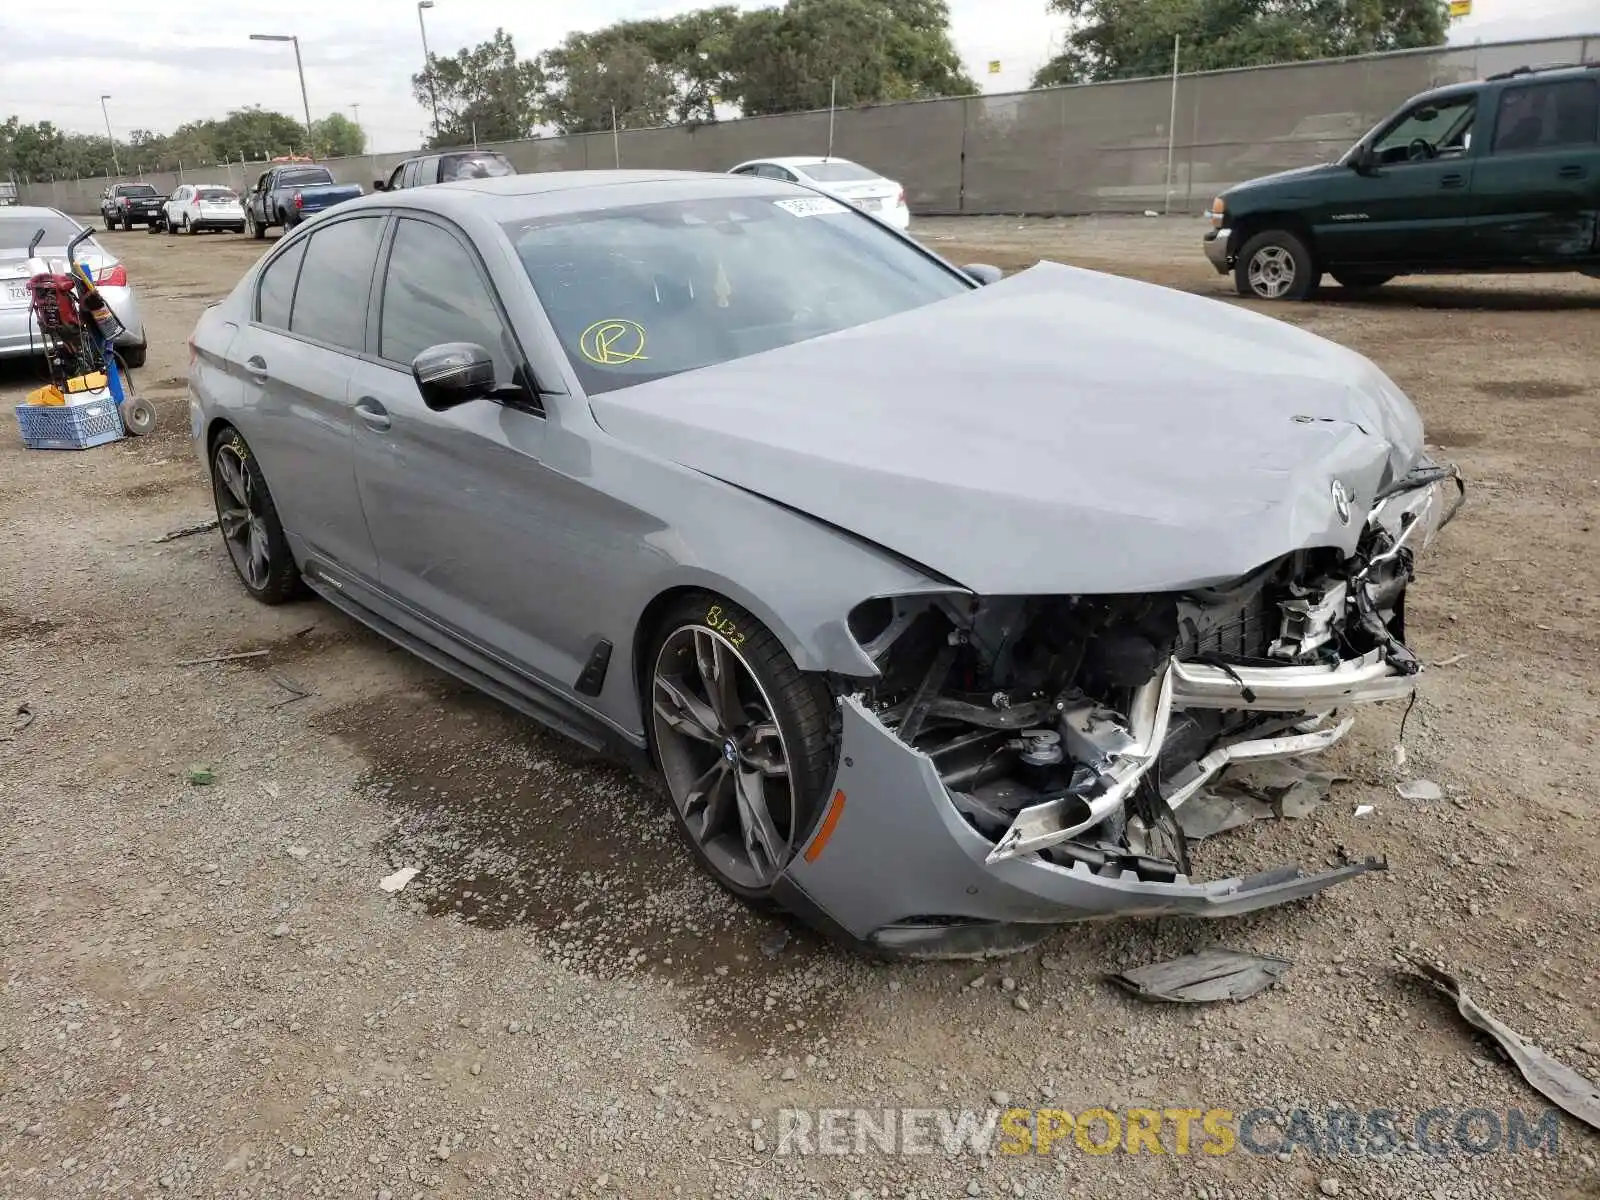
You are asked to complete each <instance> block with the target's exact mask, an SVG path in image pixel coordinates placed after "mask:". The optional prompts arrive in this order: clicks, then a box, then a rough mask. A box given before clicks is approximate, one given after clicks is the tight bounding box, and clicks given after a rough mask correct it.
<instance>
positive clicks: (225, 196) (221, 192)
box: [196, 187, 239, 200]
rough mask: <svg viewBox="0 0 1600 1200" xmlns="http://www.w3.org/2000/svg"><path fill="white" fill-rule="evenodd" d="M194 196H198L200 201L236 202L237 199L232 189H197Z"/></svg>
mask: <svg viewBox="0 0 1600 1200" xmlns="http://www.w3.org/2000/svg"><path fill="white" fill-rule="evenodd" d="M196 194H197V195H199V197H200V199H202V200H237V199H238V198H239V196H238V193H237V192H235V191H234V190H233V189H232V188H220V187H213V188H206V187H203V188H199V189H197V193H196Z"/></svg>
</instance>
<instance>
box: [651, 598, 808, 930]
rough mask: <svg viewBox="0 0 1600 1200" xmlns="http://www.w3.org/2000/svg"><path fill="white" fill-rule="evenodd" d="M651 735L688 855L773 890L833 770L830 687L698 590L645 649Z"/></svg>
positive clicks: (763, 631)
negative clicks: (649, 650) (685, 842)
mask: <svg viewBox="0 0 1600 1200" xmlns="http://www.w3.org/2000/svg"><path fill="white" fill-rule="evenodd" d="M646 661H648V662H649V663H650V676H649V680H648V684H649V697H648V700H649V708H650V722H649V727H650V745H651V749H652V751H653V752H654V754H655V758H656V762H657V764H658V766H659V767H660V770H661V774H662V778H663V779H664V781H665V782H666V785H667V792H668V795H669V796H670V798H671V802H672V811H673V816H674V818H675V820H676V822H677V825H678V829H679V832H680V833H682V835H683V836H684V838H685V840H686V841H688V843H689V846H690V849H691V850H692V851H693V852H694V856H695V858H696V860H697V861H698V862H699V864H700V866H701V868H702V869H704V870H705V871H706V872H707V873H708V874H709V875H710V876H711V877H712V878H713V879H715V880H716V881H717V882H718V883H720V884H722V886H723V887H725V888H727V889H728V890H729V891H730V892H733V893H734V894H735V895H737V896H740V897H742V898H744V899H746V900H750V901H756V902H761V901H766V900H768V899H770V898H771V895H772V888H773V885H774V884H775V883H776V882H777V880H778V877H779V876H780V875H781V874H782V873H783V870H784V868H785V867H787V866H788V865H789V861H790V860H791V859H792V858H793V857H794V855H795V854H796V853H797V852H798V851H799V849H800V846H801V843H802V842H803V840H804V839H805V837H806V836H807V835H808V834H809V832H810V830H811V828H812V825H813V823H814V821H815V818H816V816H817V813H818V811H819V810H820V807H821V804H822V800H823V794H824V792H825V791H826V789H827V787H828V785H829V783H830V782H831V781H832V778H833V771H834V752H835V736H834V724H833V715H834V697H833V695H832V692H831V690H830V688H829V687H828V685H827V683H826V682H824V681H823V679H822V678H821V677H819V676H816V675H810V674H806V673H805V672H802V671H801V670H800V669H799V668H798V667H797V666H795V663H794V660H793V659H792V658H791V657H790V656H789V653H788V651H786V650H785V649H784V648H783V644H782V643H781V642H779V641H778V639H777V638H776V637H775V636H774V635H773V634H772V632H771V631H770V630H768V629H767V628H766V626H764V625H762V624H761V622H760V621H758V620H756V618H755V617H754V616H752V615H751V614H750V613H749V612H747V611H746V610H745V609H743V608H741V607H740V606H739V605H737V604H734V603H732V602H731V601H729V600H724V599H722V598H721V597H720V596H715V595H712V594H711V593H709V592H699V593H694V594H691V595H689V596H686V597H685V598H684V599H683V600H682V601H681V602H680V603H678V604H676V605H674V606H673V608H672V609H671V611H670V612H668V613H667V615H666V617H665V619H664V620H663V621H662V623H661V625H660V629H659V632H658V635H657V637H656V639H655V641H654V643H653V644H652V648H651V654H650V657H649V658H648V659H647V660H646Z"/></svg>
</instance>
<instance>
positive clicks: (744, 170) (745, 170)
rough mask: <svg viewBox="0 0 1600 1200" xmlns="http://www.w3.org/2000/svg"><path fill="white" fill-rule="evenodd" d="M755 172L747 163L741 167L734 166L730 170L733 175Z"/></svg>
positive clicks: (752, 173)
mask: <svg viewBox="0 0 1600 1200" xmlns="http://www.w3.org/2000/svg"><path fill="white" fill-rule="evenodd" d="M755 173H756V169H755V168H754V167H752V166H748V165H747V166H743V167H735V168H734V169H733V171H732V174H734V175H754V174H755Z"/></svg>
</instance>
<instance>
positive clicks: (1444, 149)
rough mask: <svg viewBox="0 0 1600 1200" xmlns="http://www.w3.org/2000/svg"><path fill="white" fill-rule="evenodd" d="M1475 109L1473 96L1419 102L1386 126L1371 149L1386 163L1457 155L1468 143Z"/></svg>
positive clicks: (1469, 143)
mask: <svg viewBox="0 0 1600 1200" xmlns="http://www.w3.org/2000/svg"><path fill="white" fill-rule="evenodd" d="M1477 111H1478V99H1477V97H1476V96H1460V97H1457V98H1456V99H1453V100H1446V101H1444V102H1442V103H1438V104H1420V105H1418V106H1417V107H1416V108H1413V109H1412V110H1411V111H1410V112H1408V113H1406V114H1405V115H1404V116H1403V117H1401V118H1400V119H1399V120H1398V121H1396V122H1395V123H1394V124H1393V125H1391V126H1390V127H1389V129H1388V131H1387V132H1385V133H1384V134H1383V135H1382V136H1381V137H1380V138H1379V139H1378V140H1377V142H1375V143H1374V144H1373V153H1374V155H1375V156H1376V158H1377V160H1378V161H1379V162H1380V163H1386V164H1390V165H1393V164H1399V163H1408V162H1430V161H1432V160H1433V159H1436V158H1460V157H1461V156H1462V155H1463V154H1465V153H1466V152H1467V150H1468V148H1469V147H1470V146H1471V144H1472V125H1473V121H1474V118H1475V117H1476V115H1477Z"/></svg>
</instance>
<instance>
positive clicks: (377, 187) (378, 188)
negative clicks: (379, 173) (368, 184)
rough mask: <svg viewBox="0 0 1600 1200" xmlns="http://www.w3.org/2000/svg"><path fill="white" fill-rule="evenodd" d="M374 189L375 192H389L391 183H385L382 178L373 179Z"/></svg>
mask: <svg viewBox="0 0 1600 1200" xmlns="http://www.w3.org/2000/svg"><path fill="white" fill-rule="evenodd" d="M372 190H373V191H375V192H387V191H388V190H389V185H388V184H386V183H384V181H383V180H381V179H374V180H373V181H372Z"/></svg>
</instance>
